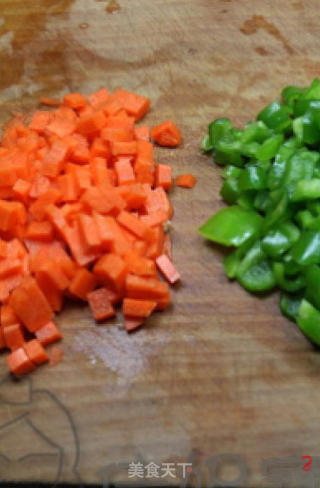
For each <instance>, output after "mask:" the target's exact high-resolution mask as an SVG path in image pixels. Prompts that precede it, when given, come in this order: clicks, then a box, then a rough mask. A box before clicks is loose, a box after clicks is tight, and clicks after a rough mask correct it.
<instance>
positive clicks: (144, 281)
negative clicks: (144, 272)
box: [126, 274, 169, 300]
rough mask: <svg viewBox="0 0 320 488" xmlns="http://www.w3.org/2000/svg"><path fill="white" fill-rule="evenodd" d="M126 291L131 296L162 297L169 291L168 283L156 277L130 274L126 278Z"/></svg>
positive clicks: (143, 297) (142, 297) (144, 297)
mask: <svg viewBox="0 0 320 488" xmlns="http://www.w3.org/2000/svg"><path fill="white" fill-rule="evenodd" d="M126 293H127V296H128V297H129V298H141V299H151V300H152V299H155V300H157V299H160V298H165V297H166V296H167V295H168V293H169V289H168V285H167V283H164V282H162V281H159V280H157V279H155V278H145V277H141V276H135V275H133V274H128V275H127V278H126Z"/></svg>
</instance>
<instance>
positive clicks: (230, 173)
mask: <svg viewBox="0 0 320 488" xmlns="http://www.w3.org/2000/svg"><path fill="white" fill-rule="evenodd" d="M241 173H242V169H240V168H238V167H237V166H233V165H232V164H229V165H228V166H226V167H225V168H224V169H223V170H222V171H221V176H222V178H229V177H231V178H238V177H239V176H240V175H241Z"/></svg>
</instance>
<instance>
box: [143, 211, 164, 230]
mask: <svg viewBox="0 0 320 488" xmlns="http://www.w3.org/2000/svg"><path fill="white" fill-rule="evenodd" d="M140 220H141V221H142V222H144V223H145V224H147V225H149V227H155V226H156V225H160V224H163V223H164V222H166V221H167V220H168V214H167V212H165V211H164V210H156V211H155V212H154V213H151V214H147V215H141V217H140Z"/></svg>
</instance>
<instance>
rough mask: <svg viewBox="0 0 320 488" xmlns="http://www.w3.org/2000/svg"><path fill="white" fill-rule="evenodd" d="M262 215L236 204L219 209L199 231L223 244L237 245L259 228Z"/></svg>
mask: <svg viewBox="0 0 320 488" xmlns="http://www.w3.org/2000/svg"><path fill="white" fill-rule="evenodd" d="M262 221H263V219H262V217H261V216H260V215H258V214H257V213H256V212H253V211H248V210H244V209H242V208H240V207H238V206H232V207H227V208H223V209H221V210H220V211H219V212H217V213H216V214H215V215H213V217H211V218H210V219H209V220H208V221H207V222H205V224H203V225H202V226H201V227H200V229H199V232H200V234H201V235H202V236H203V237H205V238H206V239H209V240H211V241H214V242H217V243H219V244H223V245H225V246H235V247H239V246H241V244H243V243H244V242H245V241H247V240H248V239H250V238H251V237H252V236H257V235H258V234H259V232H260V230H261V226H262Z"/></svg>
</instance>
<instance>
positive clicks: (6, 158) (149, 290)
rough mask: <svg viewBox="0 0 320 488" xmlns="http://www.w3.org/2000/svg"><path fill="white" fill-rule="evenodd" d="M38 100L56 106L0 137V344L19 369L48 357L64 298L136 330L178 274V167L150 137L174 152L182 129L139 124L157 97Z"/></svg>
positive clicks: (17, 121)
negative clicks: (173, 227) (165, 160)
mask: <svg viewBox="0 0 320 488" xmlns="http://www.w3.org/2000/svg"><path fill="white" fill-rule="evenodd" d="M40 103H41V105H46V106H48V107H50V108H48V109H46V110H42V109H41V110H36V111H35V112H34V113H33V114H31V116H30V117H29V118H28V117H23V116H19V115H17V116H16V117H15V118H14V119H13V120H11V121H10V122H9V123H8V124H7V125H6V126H5V127H4V131H3V135H2V138H1V140H0V158H1V165H0V214H1V219H0V306H1V309H0V320H1V322H0V348H1V349H7V350H11V354H10V355H9V356H8V366H9V369H10V371H11V372H12V373H13V374H24V373H27V372H29V371H32V370H33V369H34V368H35V367H36V366H38V365H40V364H42V363H44V362H47V361H48V359H49V358H48V355H47V353H46V351H45V348H46V347H47V346H48V345H49V344H51V343H54V342H56V341H58V340H60V339H61V338H62V334H61V331H60V330H59V328H58V327H57V326H56V324H55V322H54V320H55V313H57V312H60V311H61V310H62V309H63V303H64V298H65V297H67V298H69V299H70V298H71V299H75V300H82V301H84V302H87V303H88V305H89V307H90V309H91V312H92V315H93V317H94V319H95V320H96V321H97V322H100V323H101V322H102V321H105V320H107V319H108V318H109V317H113V316H114V315H115V314H116V308H115V307H117V306H118V305H120V304H121V303H122V304H123V307H122V308H123V311H124V322H125V328H126V330H127V331H131V330H134V329H136V328H137V327H139V326H140V325H142V324H143V323H145V319H146V318H147V317H148V316H149V315H150V314H151V313H152V312H153V311H154V310H164V309H166V308H167V307H168V306H169V305H170V302H171V298H170V291H169V287H168V285H167V283H164V282H162V281H161V278H160V273H161V274H162V275H163V276H164V277H165V278H166V279H167V280H168V281H169V283H170V284H174V283H175V282H176V281H178V280H179V279H180V275H179V273H178V272H177V270H176V269H175V267H174V265H173V263H172V261H171V259H170V258H169V256H168V255H169V254H170V253H171V251H170V250H171V244H170V241H169V236H168V234H165V228H166V224H167V222H168V221H169V220H170V219H171V218H172V214H173V209H172V206H171V203H170V201H169V198H168V196H167V193H166V192H167V191H168V190H170V188H171V186H172V170H171V167H170V166H169V165H167V164H158V163H157V162H156V161H155V156H154V146H153V144H152V142H150V138H151V137H152V139H153V140H154V141H156V142H157V143H158V144H159V145H164V146H170V147H173V146H177V145H179V144H180V143H181V132H180V130H179V129H178V128H177V127H176V125H175V124H174V123H173V122H171V121H166V122H164V123H162V124H160V125H158V126H156V127H153V128H152V130H150V128H149V127H148V126H146V125H143V126H137V125H136V123H137V122H138V121H139V120H140V119H142V117H143V116H144V115H145V114H146V112H147V111H148V109H149V107H150V100H149V99H148V98H146V97H143V96H141V95H137V94H135V93H131V92H129V91H126V90H123V89H121V88H119V89H117V90H116V91H115V92H114V93H110V92H109V91H108V90H106V89H105V88H102V89H100V90H98V91H96V92H94V93H91V94H90V95H89V96H85V95H83V94H81V93H69V94H66V95H65V96H64V97H62V100H56V99H53V98H50V97H49V98H42V99H41V100H40ZM179 178H180V180H179ZM179 181H180V183H181V184H182V185H183V186H185V187H189V188H191V187H192V186H193V185H194V182H195V179H194V177H192V176H191V175H184V176H180V177H178V183H177V184H179ZM301 191H303V189H302V190H301ZM158 269H159V271H160V273H159V274H158Z"/></svg>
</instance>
